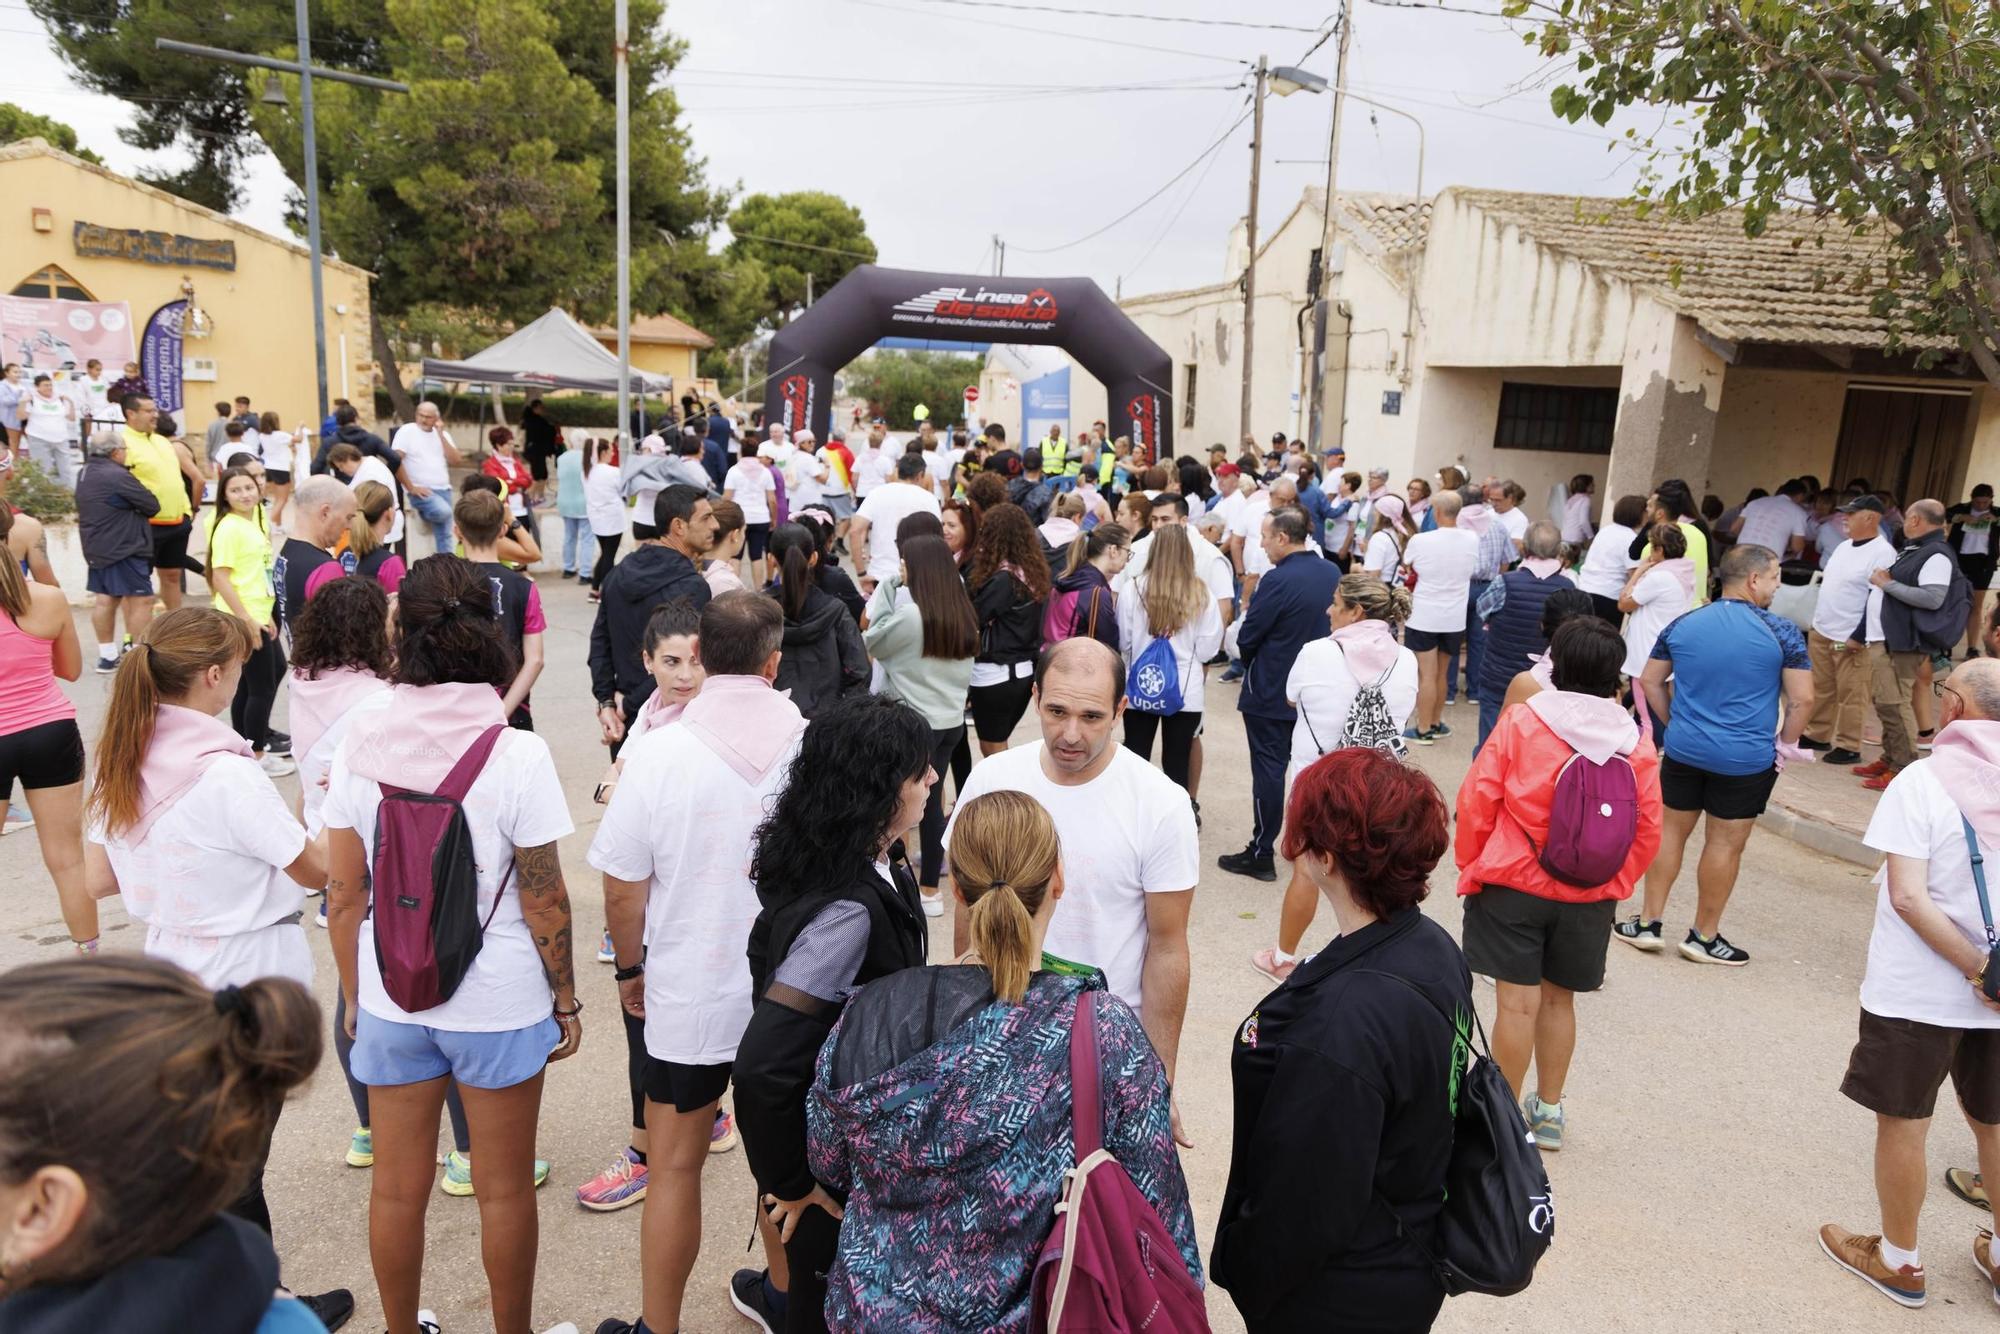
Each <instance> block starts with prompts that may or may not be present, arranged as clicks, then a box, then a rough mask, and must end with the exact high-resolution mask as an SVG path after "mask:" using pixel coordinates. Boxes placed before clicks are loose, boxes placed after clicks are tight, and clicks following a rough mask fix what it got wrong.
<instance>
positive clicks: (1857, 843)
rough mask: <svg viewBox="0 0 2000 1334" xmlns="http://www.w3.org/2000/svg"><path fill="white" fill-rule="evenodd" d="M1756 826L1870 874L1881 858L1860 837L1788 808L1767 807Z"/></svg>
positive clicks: (1850, 831) (1880, 855) (1879, 854)
mask: <svg viewBox="0 0 2000 1334" xmlns="http://www.w3.org/2000/svg"><path fill="white" fill-rule="evenodd" d="M1757 823H1758V824H1760V825H1762V826H1763V827H1764V828H1766V829H1768V830H1770V831H1771V832H1772V833H1774V834H1779V835H1782V836H1783V837H1785V838H1789V839H1791V840H1792V841H1793V842H1794V843H1800V844H1803V845H1804V846H1806V847H1808V848H1811V849H1812V850H1813V851H1814V852H1819V853H1824V854H1825V855H1827V856H1829V857H1837V858H1839V859H1840V860H1841V861H1844V862H1852V863H1854V864H1855V865H1856V866H1865V867H1868V868H1869V869H1870V870H1873V869H1874V868H1875V867H1876V866H1878V865H1880V864H1881V861H1882V854H1881V853H1879V852H1877V851H1875V850H1874V849H1873V848H1871V847H1869V846H1868V845H1867V844H1866V843H1864V842H1862V841H1861V835H1859V834H1857V833H1854V832H1853V831H1852V830H1848V829H1842V828H1840V827H1839V826H1837V825H1831V824H1828V823H1826V822H1825V821H1824V820H1819V819H1815V818H1814V817H1813V816H1811V815H1808V814H1805V813H1804V812H1801V811H1795V810H1792V809H1791V808H1790V807H1788V806H1769V807H1766V808H1765V811H1764V813H1763V814H1762V815H1760V816H1758V817H1757Z"/></svg>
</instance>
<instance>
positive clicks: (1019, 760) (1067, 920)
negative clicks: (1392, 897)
mask: <svg viewBox="0 0 2000 1334" xmlns="http://www.w3.org/2000/svg"><path fill="white" fill-rule="evenodd" d="M1111 745H1112V748H1113V750H1114V752H1115V753H1114V754H1113V756H1112V759H1111V763H1110V764H1109V765H1108V766H1106V768H1105V770H1104V772H1103V773H1101V774H1099V775H1098V776H1097V777H1096V778H1094V779H1092V780H1091V781H1090V782H1088V783H1084V784H1081V785H1078V786H1074V787H1065V786H1063V785H1062V784H1060V783H1057V782H1055V781H1054V780H1053V779H1051V778H1050V777H1049V776H1048V775H1047V774H1046V773H1044V772H1043V770H1042V748H1043V743H1042V742H1040V741H1037V742H1035V743H1034V744H1033V745H1029V746H1015V747H1014V748H1012V749H1011V750H1004V751H1002V752H1000V753H999V754H998V755H990V756H988V757H987V758H985V759H983V760H981V761H980V762H979V763H977V764H975V765H973V766H972V777H971V778H969V779H967V780H966V784H965V789H964V791H962V792H960V793H959V796H958V802H957V804H956V807H955V809H954V811H953V814H952V819H953V820H954V821H956V820H957V818H958V816H957V812H958V811H962V810H964V809H965V803H966V802H968V801H970V800H972V799H973V798H974V797H976V796H978V795H980V794H981V793H983V792H1024V793H1026V794H1027V795H1028V796H1031V797H1033V798H1034V799H1035V800H1036V801H1039V802H1040V803H1041V804H1042V807H1043V809H1044V810H1046V811H1048V813H1049V815H1050V817H1051V818H1052V819H1053V820H1054V821H1055V826H1056V834H1057V836H1058V837H1059V838H1060V839H1061V840H1062V863H1063V883H1064V884H1065V885H1067V886H1068V887H1069V888H1068V889H1067V891H1066V892H1065V893H1064V894H1063V896H1062V898H1061V899H1060V900H1058V901H1057V903H1056V910H1055V916H1054V917H1053V918H1052V919H1051V920H1050V922H1049V933H1048V936H1047V938H1046V939H1045V940H1044V941H1043V946H1044V948H1046V949H1047V951H1048V952H1049V953H1050V954H1053V955H1055V956H1056V957H1058V958H1061V959H1068V960H1070V961H1071V962H1073V963H1083V964H1089V965H1090V966H1092V967H1093V968H1098V969H1101V970H1102V971H1103V973H1104V976H1105V979H1106V980H1107V981H1108V982H1109V983H1110V986H1111V990H1112V992H1113V994H1115V995H1116V996H1117V997H1118V998H1119V999H1120V1000H1122V1001H1124V1002H1125V1003H1126V1004H1127V1005H1130V1006H1131V1007H1132V1008H1133V1009H1135V1010H1136V1009H1138V1008H1139V1003H1140V1000H1141V999H1142V997H1141V994H1140V990H1141V985H1140V979H1141V972H1142V970H1143V969H1144V968H1145V964H1146V895H1148V894H1160V893H1171V892H1175V891H1179V890H1188V889H1193V888H1194V887H1195V883H1196V882H1197V881H1198V880H1200V879H1201V852H1200V848H1199V847H1198V846H1197V843H1196V834H1195V825H1194V807H1193V806H1192V805H1190V804H1189V802H1188V795H1187V793H1186V792H1185V791H1183V790H1182V788H1181V787H1180V785H1179V784H1177V783H1175V782H1174V780H1173V779H1171V778H1169V777H1167V776H1166V775H1165V774H1164V773H1162V772H1160V771H1159V770H1158V769H1155V768H1154V767H1153V766H1152V765H1150V764H1148V763H1146V762H1145V761H1144V760H1142V759H1140V758H1139V757H1138V756H1137V755H1135V754H1133V753H1132V752H1131V751H1129V750H1127V749H1125V747H1124V746H1122V745H1120V744H1119V743H1118V742H1116V741H1113V742H1112V743H1111ZM944 838H945V844H946V846H947V847H949V845H950V843H951V826H950V825H946V826H945V831H944ZM739 952H740V951H739ZM650 1012H651V1011H650V1008H649V1010H648V1013H650Z"/></svg>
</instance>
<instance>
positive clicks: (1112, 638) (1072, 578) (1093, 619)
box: [1049, 561, 1118, 653]
mask: <svg viewBox="0 0 2000 1334" xmlns="http://www.w3.org/2000/svg"><path fill="white" fill-rule="evenodd" d="M1064 593H1074V594H1076V603H1075V611H1076V619H1075V621H1074V623H1073V625H1072V628H1071V630H1070V633H1071V634H1072V635H1081V636H1084V637H1086V638H1090V639H1095V640H1096V641H1097V642H1098V643H1100V644H1103V645H1104V646H1105V647H1106V648H1108V649H1110V650H1111V651H1112V652H1113V653H1116V652H1117V651H1118V607H1117V599H1116V598H1115V597H1114V596H1113V594H1112V592H1111V581H1110V580H1108V579H1106V578H1105V577H1104V571H1102V570H1100V569H1098V568H1097V567H1096V566H1095V565H1092V564H1091V563H1090V562H1089V561H1085V562H1084V563H1083V564H1081V565H1079V566H1077V567H1076V573H1075V574H1066V575H1063V576H1062V577H1060V578H1058V579H1057V580H1056V581H1055V591H1054V592H1053V593H1051V594H1050V595H1049V605H1050V606H1054V605H1056V599H1057V597H1059V596H1060V595H1061V594H1064Z"/></svg>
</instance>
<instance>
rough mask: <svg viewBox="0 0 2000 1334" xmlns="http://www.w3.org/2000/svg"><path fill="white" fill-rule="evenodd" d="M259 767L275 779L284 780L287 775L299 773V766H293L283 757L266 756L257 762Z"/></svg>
mask: <svg viewBox="0 0 2000 1334" xmlns="http://www.w3.org/2000/svg"><path fill="white" fill-rule="evenodd" d="M257 767H258V768H260V769H262V770H263V771H264V772H265V773H267V774H269V775H271V777H273V778H283V777H284V776H285V775H286V774H295V773H297V772H298V771H299V766H298V765H296V764H293V763H292V762H291V761H290V760H288V759H286V758H284V757H283V756H282V755H266V756H265V757H264V758H263V759H261V760H259V761H257Z"/></svg>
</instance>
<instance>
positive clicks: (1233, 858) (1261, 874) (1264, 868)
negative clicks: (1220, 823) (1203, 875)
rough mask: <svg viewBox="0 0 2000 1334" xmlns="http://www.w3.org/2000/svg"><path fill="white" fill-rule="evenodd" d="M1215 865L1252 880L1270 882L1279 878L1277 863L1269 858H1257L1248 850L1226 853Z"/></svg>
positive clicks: (1218, 858)
mask: <svg viewBox="0 0 2000 1334" xmlns="http://www.w3.org/2000/svg"><path fill="white" fill-rule="evenodd" d="M1215 864H1216V866H1217V867H1219V868H1220V869H1222V870H1224V871H1227V872H1229V874H1231V875H1247V876H1249V877H1250V878H1251V879H1252V880H1263V881H1266V882H1269V881H1272V880H1276V879H1277V878H1278V866H1277V863H1276V862H1275V861H1273V860H1272V859H1271V858H1269V857H1259V856H1257V855H1256V854H1255V853H1253V852H1251V851H1250V849H1248V848H1245V849H1243V851H1241V852H1230V853H1224V854H1223V855H1222V856H1220V857H1217V858H1216V859H1215Z"/></svg>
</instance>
